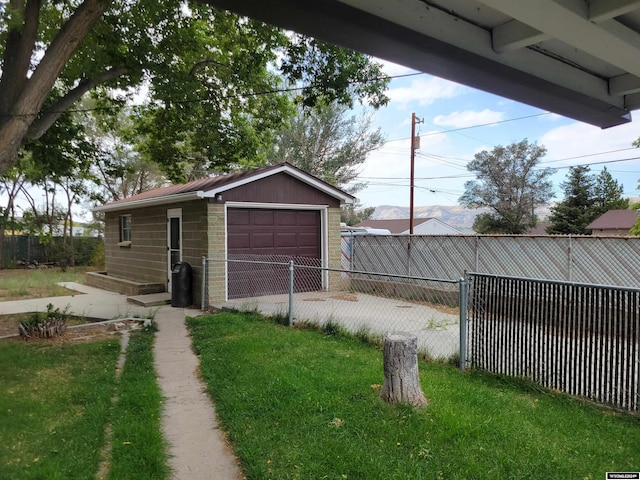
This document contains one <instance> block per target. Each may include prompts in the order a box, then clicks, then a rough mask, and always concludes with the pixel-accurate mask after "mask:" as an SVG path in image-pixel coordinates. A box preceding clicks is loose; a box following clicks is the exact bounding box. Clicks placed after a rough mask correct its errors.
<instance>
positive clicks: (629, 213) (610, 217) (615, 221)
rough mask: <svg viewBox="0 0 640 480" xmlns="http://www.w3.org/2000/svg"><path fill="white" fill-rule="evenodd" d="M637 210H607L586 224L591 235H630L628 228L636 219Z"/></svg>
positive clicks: (629, 228) (639, 213)
mask: <svg viewBox="0 0 640 480" xmlns="http://www.w3.org/2000/svg"><path fill="white" fill-rule="evenodd" d="M638 215H640V212H638V210H609V211H608V212H605V213H603V214H602V215H601V216H599V217H598V218H596V219H595V220H594V221H593V222H591V223H590V224H589V225H587V227H586V229H587V230H591V235H596V236H610V235H617V236H622V235H630V233H629V230H631V227H633V225H634V224H635V223H636V221H637V220H638Z"/></svg>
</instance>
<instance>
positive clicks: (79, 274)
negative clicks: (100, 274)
mask: <svg viewBox="0 0 640 480" xmlns="http://www.w3.org/2000/svg"><path fill="white" fill-rule="evenodd" d="M86 271H87V268H86V267H76V268H69V269H67V271H66V272H63V271H61V270H60V269H58V268H43V269H15V270H0V302H2V301H9V300H21V299H25V298H46V297H58V296H62V295H74V294H77V292H72V291H71V290H67V289H66V288H63V287H61V286H59V285H57V283H59V282H77V283H83V282H84V274H85V272H86Z"/></svg>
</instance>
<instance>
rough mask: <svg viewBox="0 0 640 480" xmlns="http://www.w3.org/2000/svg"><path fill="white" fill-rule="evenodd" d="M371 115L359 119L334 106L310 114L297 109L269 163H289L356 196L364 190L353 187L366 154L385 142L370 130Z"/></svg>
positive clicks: (279, 135)
mask: <svg viewBox="0 0 640 480" xmlns="http://www.w3.org/2000/svg"><path fill="white" fill-rule="evenodd" d="M372 123H373V122H372V114H371V111H367V112H364V113H362V114H361V115H359V116H356V115H354V114H353V113H351V112H349V111H348V109H347V107H346V106H344V105H340V104H338V103H336V102H333V103H331V104H329V105H325V106H317V107H316V108H314V109H312V110H311V111H309V110H306V109H304V108H302V107H299V108H298V112H297V115H296V116H295V117H293V118H292V119H291V120H290V122H289V125H287V127H286V128H285V129H283V130H282V131H281V132H280V133H279V134H278V135H277V136H276V139H275V142H274V146H273V149H272V150H271V152H270V153H269V156H268V158H269V163H280V162H289V163H291V164H292V165H295V166H296V167H298V168H300V169H302V170H304V171H306V172H308V173H310V174H312V175H315V176H316V177H318V178H321V179H322V180H324V181H325V182H327V183H330V184H332V185H334V186H336V187H338V188H342V189H344V190H347V191H349V192H350V193H356V192H357V191H359V190H361V189H362V188H363V187H364V184H362V183H357V182H356V183H354V180H356V178H357V176H358V174H359V171H360V167H361V166H362V164H363V163H364V161H365V160H366V158H367V155H368V154H369V152H372V151H374V150H376V149H378V148H380V147H381V146H382V145H383V143H384V138H383V136H382V134H381V132H380V129H379V128H378V129H375V128H373V126H372Z"/></svg>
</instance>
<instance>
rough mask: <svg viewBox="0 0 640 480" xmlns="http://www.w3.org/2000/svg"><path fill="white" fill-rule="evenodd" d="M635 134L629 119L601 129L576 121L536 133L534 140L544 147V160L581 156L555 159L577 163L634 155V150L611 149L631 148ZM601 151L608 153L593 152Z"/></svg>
mask: <svg viewBox="0 0 640 480" xmlns="http://www.w3.org/2000/svg"><path fill="white" fill-rule="evenodd" d="M638 134H639V132H638V127H637V125H634V124H632V123H629V124H626V125H621V126H618V127H613V128H609V129H606V130H603V129H600V128H598V127H593V126H591V125H587V124H585V123H578V122H576V123H570V124H568V125H563V126H561V127H556V128H554V129H551V130H549V131H548V132H547V133H545V134H544V135H542V136H541V137H540V140H539V142H538V143H540V144H542V145H544V146H545V147H546V148H547V156H546V159H545V160H547V159H548V160H560V159H563V158H572V157H581V158H572V159H571V160H566V161H561V162H558V165H578V164H585V163H591V162H598V161H604V160H615V159H620V158H625V157H634V156H638V155H637V154H638V151H637V150H636V151H634V150H628V151H626V152H625V151H621V152H615V150H623V149H627V148H631V147H632V145H631V144H632V142H633V141H634V140H635V139H636V138H638ZM603 152H612V153H610V154H602V155H593V154H600V153H603ZM585 155H590V156H588V157H585Z"/></svg>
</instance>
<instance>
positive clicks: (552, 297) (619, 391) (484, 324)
mask: <svg viewBox="0 0 640 480" xmlns="http://www.w3.org/2000/svg"><path fill="white" fill-rule="evenodd" d="M468 305H469V312H468V318H469V319H470V323H469V328H468V346H467V360H468V362H469V363H470V364H471V366H473V367H476V368H480V369H484V370H488V371H491V372H494V373H499V374H505V375H511V376H517V377H524V378H528V379H530V380H532V381H534V382H536V383H538V384H540V385H542V386H544V387H547V388H551V389H556V390H560V391H563V392H566V393H568V394H570V395H576V396H580V397H585V398H588V399H590V400H593V401H596V402H599V403H602V404H608V405H612V406H615V407H618V408H623V409H626V410H636V411H637V410H638V407H639V400H638V394H639V392H638V383H639V378H638V377H639V361H640V358H639V349H638V343H639V340H640V338H639V337H640V289H631V288H617V287H609V286H601V285H588V284H575V283H567V282H551V281H545V280H533V279H524V278H515V277H501V276H495V275H482V274H475V273H474V274H471V275H470V291H469V304H468Z"/></svg>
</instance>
